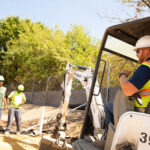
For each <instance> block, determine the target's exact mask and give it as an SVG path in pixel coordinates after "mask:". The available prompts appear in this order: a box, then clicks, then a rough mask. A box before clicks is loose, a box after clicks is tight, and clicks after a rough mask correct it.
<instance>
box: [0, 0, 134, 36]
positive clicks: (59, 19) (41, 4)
mask: <svg viewBox="0 0 150 150" xmlns="http://www.w3.org/2000/svg"><path fill="white" fill-rule="evenodd" d="M0 6H1V7H0V19H5V18H6V17H8V16H19V17H20V18H21V19H25V18H28V19H31V21H32V22H41V23H42V24H44V25H45V26H48V27H49V28H55V25H56V24H57V25H58V27H59V29H61V30H63V31H64V32H67V31H69V30H70V28H71V25H74V24H77V25H83V26H84V27H85V28H86V29H87V31H89V32H90V36H91V37H93V38H97V39H101V38H102V37H103V34H104V31H105V30H106V29H107V28H108V27H109V26H111V25H115V24H117V23H118V22H115V21H112V22H110V21H109V20H108V19H104V18H103V17H105V16H107V17H112V16H113V17H118V18H124V17H126V15H127V13H128V14H132V12H130V10H131V9H128V10H127V6H124V5H123V4H121V3H119V0H0ZM127 11H128V12H127ZM98 14H99V15H98Z"/></svg>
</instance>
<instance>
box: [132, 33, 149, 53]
mask: <svg viewBox="0 0 150 150" xmlns="http://www.w3.org/2000/svg"><path fill="white" fill-rule="evenodd" d="M146 47H150V35H145V36H143V37H141V38H140V39H139V40H138V41H137V42H136V45H135V49H134V50H135V51H136V50H137V49H139V48H146Z"/></svg>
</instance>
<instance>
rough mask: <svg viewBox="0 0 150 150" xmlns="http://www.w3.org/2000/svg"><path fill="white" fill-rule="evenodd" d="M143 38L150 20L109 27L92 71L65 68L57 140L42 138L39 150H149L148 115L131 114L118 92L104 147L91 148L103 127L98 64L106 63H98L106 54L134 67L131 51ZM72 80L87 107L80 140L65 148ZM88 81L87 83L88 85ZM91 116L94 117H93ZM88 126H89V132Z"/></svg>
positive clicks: (129, 104)
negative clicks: (77, 83) (75, 80)
mask: <svg viewBox="0 0 150 150" xmlns="http://www.w3.org/2000/svg"><path fill="white" fill-rule="evenodd" d="M144 35H150V17H146V18H142V19H138V20H134V21H130V22H126V23H122V24H118V25H114V26H111V27H109V28H107V29H106V31H105V33H104V36H103V39H102V42H101V44H100V49H99V53H98V56H97V62H96V66H95V68H94V69H92V68H90V67H84V66H78V65H72V64H69V63H68V64H67V67H66V70H68V71H66V72H68V73H66V76H65V80H66V81H69V82H67V84H66V85H65V84H64V86H65V88H64V93H65V94H64V100H63V104H62V112H61V114H59V115H58V117H57V118H58V120H59V121H58V122H59V124H58V127H57V130H56V131H57V132H55V133H56V134H55V135H57V136H54V138H48V139H46V138H44V137H42V139H41V143H40V148H39V149H40V150H59V149H63V150H67V149H73V150H150V130H149V129H150V127H149V124H150V115H149V114H145V113H140V112H134V106H133V102H132V100H131V99H130V97H127V96H125V95H124V94H123V92H122V90H121V88H119V89H118V91H117V92H116V94H115V97H114V108H113V114H114V124H110V125H109V129H108V134H107V137H106V142H105V145H104V146H103V148H99V147H97V146H96V145H95V144H94V141H95V140H99V141H100V140H101V138H102V135H103V134H104V132H105V128H104V125H103V124H104V118H105V114H104V104H105V103H106V102H104V100H103V99H102V97H101V92H102V88H101V87H102V83H103V75H104V72H105V65H102V64H103V63H104V62H105V63H107V62H106V61H105V60H103V59H102V55H103V53H104V52H107V53H109V54H113V55H116V56H119V57H121V58H124V59H126V60H128V61H131V62H134V63H137V57H136V53H135V52H134V51H133V49H134V47H135V44H136V42H137V40H138V39H139V38H140V37H142V36H144ZM70 67H71V68H72V67H77V68H78V69H79V70H84V71H74V70H72V69H70ZM67 68H68V69H67ZM101 68H103V69H101ZM83 72H84V73H83ZM86 73H87V74H86ZM100 73H101V74H102V75H101V80H98V75H99V74H100ZM86 75H88V76H86ZM72 77H76V78H77V77H79V78H78V79H79V80H80V81H81V83H82V85H83V86H84V87H85V89H86V96H87V103H86V109H85V117H84V122H83V125H82V129H81V133H80V138H79V139H76V141H74V142H73V143H71V144H68V143H67V142H66V140H65V134H64V131H65V127H66V113H67V108H68V103H69V97H70V89H71V84H72ZM88 79H90V80H89V82H88ZM64 83H65V82H64ZM95 112H96V114H94V113H95ZM90 123H91V124H92V126H93V128H92V131H91V128H90V126H89V124H90Z"/></svg>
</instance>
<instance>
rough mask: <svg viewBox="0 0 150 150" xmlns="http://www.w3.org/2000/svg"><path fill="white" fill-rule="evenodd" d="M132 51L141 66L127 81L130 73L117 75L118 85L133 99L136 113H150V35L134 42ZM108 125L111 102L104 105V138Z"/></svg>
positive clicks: (112, 119) (111, 107)
mask: <svg viewBox="0 0 150 150" xmlns="http://www.w3.org/2000/svg"><path fill="white" fill-rule="evenodd" d="M134 51H135V52H136V56H137V58H138V63H139V64H141V65H140V66H139V67H138V69H137V70H136V71H135V73H134V74H133V76H132V77H131V78H130V79H128V76H129V75H130V73H131V71H127V70H123V71H121V73H120V75H119V78H120V85H121V88H122V92H123V93H124V95H125V96H132V97H133V98H134V108H135V111H136V112H142V113H150V35H146V36H143V37H141V38H140V39H139V40H138V41H137V42H136V46H135V49H134ZM109 123H112V124H114V116H113V102H108V103H107V104H106V105H105V129H106V134H105V135H104V136H105V137H106V135H107V131H108V125H109ZM105 137H104V138H105ZM104 138H103V139H104ZM104 143H105V140H102V141H100V142H99V143H98V145H99V147H103V146H104Z"/></svg>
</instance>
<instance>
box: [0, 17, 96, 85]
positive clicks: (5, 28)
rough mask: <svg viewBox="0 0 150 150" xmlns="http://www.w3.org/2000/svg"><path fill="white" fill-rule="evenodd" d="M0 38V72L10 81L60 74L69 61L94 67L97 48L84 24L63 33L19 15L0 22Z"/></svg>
mask: <svg viewBox="0 0 150 150" xmlns="http://www.w3.org/2000/svg"><path fill="white" fill-rule="evenodd" d="M0 37H1V38H0V47H1V51H0V53H1V54H2V53H3V55H1V59H0V66H1V70H0V72H1V73H2V74H3V75H4V76H5V78H6V81H7V82H9V83H10V82H14V83H25V82H27V81H30V80H34V79H36V80H41V79H43V78H46V77H48V76H55V75H62V74H64V70H65V66H66V64H67V62H68V61H69V62H70V63H74V64H78V65H84V66H91V67H94V66H95V62H96V56H97V54H98V47H99V46H98V44H97V43H98V42H97V43H96V42H94V40H92V39H91V38H90V36H89V35H88V33H87V32H86V30H85V29H84V27H83V26H78V25H74V26H72V27H71V30H70V31H68V32H67V33H66V34H64V33H63V32H62V31H61V30H60V29H58V27H56V28H55V29H54V30H52V29H49V28H48V27H45V26H44V25H43V24H41V23H32V22H31V21H30V20H29V19H24V20H21V19H20V18H19V17H8V18H6V19H3V20H2V21H0ZM4 46H5V47H4ZM87 58H88V59H87Z"/></svg>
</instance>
